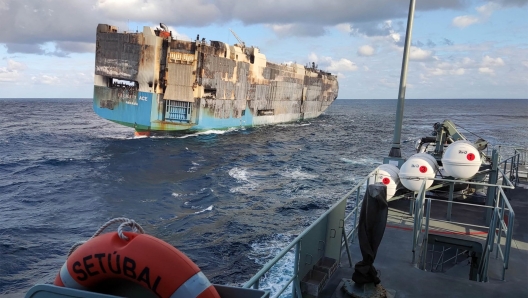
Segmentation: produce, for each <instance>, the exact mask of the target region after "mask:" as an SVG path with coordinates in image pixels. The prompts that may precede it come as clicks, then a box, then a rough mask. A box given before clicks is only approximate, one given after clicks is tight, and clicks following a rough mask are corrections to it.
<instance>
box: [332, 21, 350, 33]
mask: <svg viewBox="0 0 528 298" xmlns="http://www.w3.org/2000/svg"><path fill="white" fill-rule="evenodd" d="M335 27H336V29H337V30H339V31H341V32H343V33H351V32H352V26H351V25H350V24H349V23H341V24H337V25H336V26H335Z"/></svg>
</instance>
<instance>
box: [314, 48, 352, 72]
mask: <svg viewBox="0 0 528 298" xmlns="http://www.w3.org/2000/svg"><path fill="white" fill-rule="evenodd" d="M308 59H309V61H310V62H315V63H318V64H319V65H318V66H319V68H320V69H324V70H327V71H330V72H333V73H339V72H347V71H356V70H357V69H358V66H357V65H356V63H354V62H352V61H350V60H348V59H346V58H341V59H339V60H334V59H333V58H332V57H325V56H321V57H319V56H317V54H315V53H311V54H310V55H309V56H308ZM341 75H343V74H341Z"/></svg>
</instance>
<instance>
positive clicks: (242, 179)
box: [228, 167, 258, 193]
mask: <svg viewBox="0 0 528 298" xmlns="http://www.w3.org/2000/svg"><path fill="white" fill-rule="evenodd" d="M228 174H229V176H231V177H233V178H235V179H236V181H237V183H242V184H243V185H240V186H235V187H232V188H230V189H229V191H230V192H231V193H236V192H238V193H247V192H248V191H250V190H254V189H255V188H256V187H257V186H258V183H257V182H256V181H254V180H253V179H251V177H252V176H253V173H251V172H249V171H248V170H247V168H244V167H240V168H239V167H234V168H232V169H230V170H229V171H228Z"/></svg>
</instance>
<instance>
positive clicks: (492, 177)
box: [485, 147, 500, 225]
mask: <svg viewBox="0 0 528 298" xmlns="http://www.w3.org/2000/svg"><path fill="white" fill-rule="evenodd" d="M499 149H500V147H499ZM498 163H499V154H498V153H497V150H496V149H493V151H492V153H491V164H492V168H491V172H490V174H489V181H488V183H489V184H497V180H498V176H499V170H498ZM495 192H496V187H495V186H488V191H487V195H486V196H487V197H486V206H490V207H491V206H493V200H494V198H495ZM491 211H492V210H491V209H488V210H487V211H486V217H485V219H486V224H487V225H489V223H490V220H491Z"/></svg>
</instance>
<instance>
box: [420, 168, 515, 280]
mask: <svg viewBox="0 0 528 298" xmlns="http://www.w3.org/2000/svg"><path fill="white" fill-rule="evenodd" d="M510 159H511V160H512V161H514V160H515V159H512V158H508V159H506V160H505V162H506V161H507V160H510ZM505 164H507V162H506V163H505ZM497 170H498V172H499V174H500V176H501V180H502V183H500V184H499V183H497V184H489V183H478V182H471V181H461V180H449V179H437V178H431V179H429V180H435V181H447V182H458V183H460V182H463V183H467V184H474V185H484V186H493V187H496V192H495V194H494V204H493V206H481V205H475V204H470V203H463V202H453V201H444V200H435V199H431V198H425V191H426V189H425V181H426V179H424V182H423V184H422V186H421V188H420V190H419V191H418V195H417V197H416V201H415V208H414V214H413V216H414V230H413V251H412V252H413V257H412V262H413V263H415V252H416V250H417V248H418V246H419V243H420V237H421V236H422V235H423V236H422V238H423V239H422V241H421V243H423V247H422V248H421V251H422V253H427V236H428V232H429V221H430V212H431V206H432V205H431V201H438V202H444V203H447V204H458V205H473V206H475V207H481V208H491V209H493V218H492V220H491V221H490V224H489V226H476V225H472V224H465V223H460V222H453V221H451V220H447V221H443V220H436V221H441V222H449V223H454V224H459V225H464V226H474V227H481V228H488V237H487V238H486V243H485V245H484V251H483V259H482V260H481V263H480V264H479V268H478V274H477V279H478V280H479V281H486V280H487V270H488V264H489V256H490V253H491V252H493V249H494V247H495V246H496V247H497V252H496V255H495V258H498V256H499V254H500V257H501V259H502V268H503V269H502V277H501V278H502V280H504V277H505V273H506V269H508V263H509V256H510V250H511V243H512V237H513V224H514V220H515V213H514V211H513V208H512V207H511V204H510V202H509V201H508V198H507V196H506V194H505V193H504V188H509V189H513V188H515V187H514V185H513V184H512V183H511V181H510V180H509V179H508V177H507V176H506V173H505V172H504V171H502V170H501V169H500V168H497ZM501 184H502V185H501ZM426 201H428V202H427V208H426V210H425V211H424V204H425V202H426ZM506 210H507V211H508V213H507V214H506V215H507V218H508V223H506V221H505V218H506V217H505V211H506ZM424 213H425V229H424V230H422V226H423V225H424V223H423V221H424ZM503 232H505V233H506V236H505V243H504V251H503V250H502V247H501V245H502V244H501V238H502V234H503ZM425 261H426V256H423V257H422V260H421V268H424V266H425Z"/></svg>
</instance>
